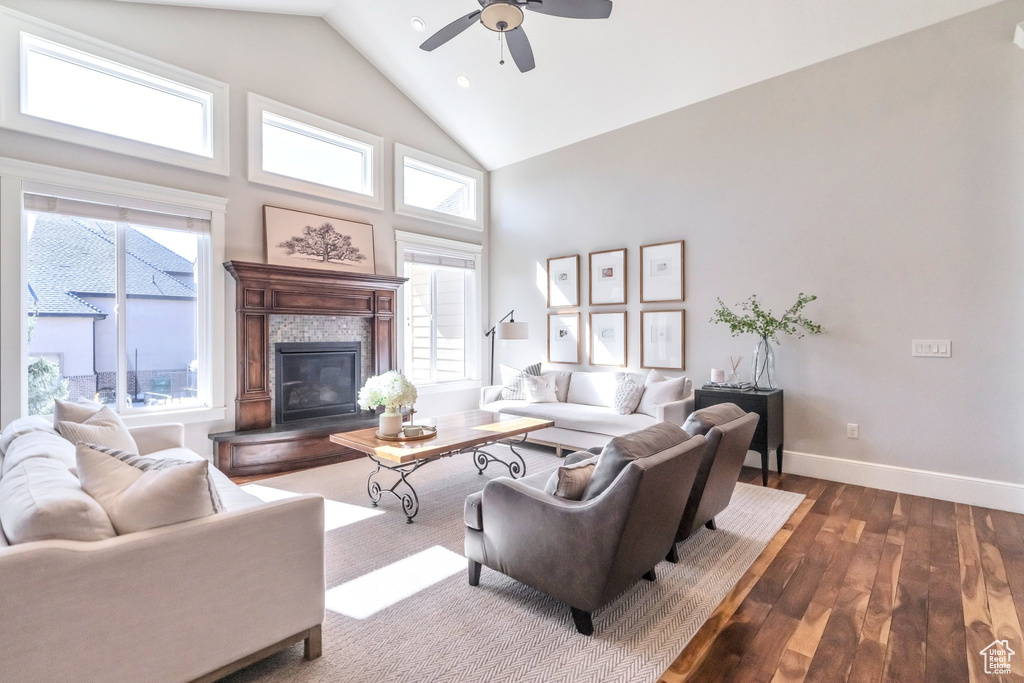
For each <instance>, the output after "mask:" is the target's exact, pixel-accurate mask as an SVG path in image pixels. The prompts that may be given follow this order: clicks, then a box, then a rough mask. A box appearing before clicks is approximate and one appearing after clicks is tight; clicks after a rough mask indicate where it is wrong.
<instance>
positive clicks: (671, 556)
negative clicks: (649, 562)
mask: <svg viewBox="0 0 1024 683" xmlns="http://www.w3.org/2000/svg"><path fill="white" fill-rule="evenodd" d="M665 559H666V560H668V561H669V562H671V563H672V564H676V563H677V562H679V549H678V548H676V544H675V543H673V544H672V548H671V549H670V550H669V551H668V555H666V556H665Z"/></svg>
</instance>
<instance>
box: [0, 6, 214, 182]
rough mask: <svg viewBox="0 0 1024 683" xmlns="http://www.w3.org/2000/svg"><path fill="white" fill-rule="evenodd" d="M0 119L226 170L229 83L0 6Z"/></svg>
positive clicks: (130, 151) (191, 165)
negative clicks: (3, 46)
mask: <svg viewBox="0 0 1024 683" xmlns="http://www.w3.org/2000/svg"><path fill="white" fill-rule="evenodd" d="M0 45H10V46H19V49H11V50H7V49H5V50H2V51H0V126H2V127H5V128H11V129H13V130H19V131H22V132H26V133H31V134H34V135H41V136H44V137H48V138H53V139H57V140H64V141H68V142H73V143H77V144H80V145H87V146H89V147H96V148H99V149H102V150H106V151H112V152H119V153H121V154H128V155H131V156H136V157H140V158H143V159H150V160H154V161H160V162H164V163H169V164H174V165H177V166H184V167H186V168H192V169H198V170H203V171H209V172H211V173H219V174H221V175H227V174H228V171H229V164H228V139H227V122H228V86H227V85H225V84H224V83H220V82H218V81H215V80H213V79H211V78H206V77H205V76H201V75H199V74H196V73H192V72H190V71H186V70H184V69H180V68H178V67H176V66H172V65H170V64H165V63H163V62H160V61H157V60H155V59H152V58H150V57H147V56H145V55H141V54H138V53H136V52H131V51H129V50H125V49H124V48H121V47H118V46H116V45H112V44H110V43H105V42H103V41H99V40H95V39H93V38H89V37H87V36H83V35H81V34H79V33H74V32H72V31H68V30H66V29H64V28H62V27H60V26H56V25H54V24H50V23H48V22H45V21H42V20H39V19H36V18H35V17H31V16H28V15H25V14H21V13H19V12H15V11H13V10H10V9H8V8H6V7H3V6H0Z"/></svg>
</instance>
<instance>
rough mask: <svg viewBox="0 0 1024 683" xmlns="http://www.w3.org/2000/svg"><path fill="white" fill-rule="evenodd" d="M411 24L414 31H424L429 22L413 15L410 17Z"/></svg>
mask: <svg viewBox="0 0 1024 683" xmlns="http://www.w3.org/2000/svg"><path fill="white" fill-rule="evenodd" d="M409 24H411V25H412V30H413V31H423V30H425V29H426V28H427V22H425V21H423V20H422V19H420V18H419V17H413V18H412V19H410V20H409Z"/></svg>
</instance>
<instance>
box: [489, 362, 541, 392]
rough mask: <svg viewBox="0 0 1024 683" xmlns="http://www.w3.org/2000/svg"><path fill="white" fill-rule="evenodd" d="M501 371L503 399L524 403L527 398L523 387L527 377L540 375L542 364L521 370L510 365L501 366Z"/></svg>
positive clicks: (528, 366) (499, 367) (535, 364)
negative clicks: (524, 378) (524, 379)
mask: <svg viewBox="0 0 1024 683" xmlns="http://www.w3.org/2000/svg"><path fill="white" fill-rule="evenodd" d="M498 369H499V370H500V371H501V384H502V386H503V387H504V388H503V389H502V390H501V397H502V398H504V399H508V400H510V401H522V400H524V399H525V398H526V388H525V387H524V386H523V377H524V376H525V375H540V363H534V364H533V365H527V366H526V367H525V368H523V369H522V370H520V369H519V368H513V367H512V366H510V365H499V366H498Z"/></svg>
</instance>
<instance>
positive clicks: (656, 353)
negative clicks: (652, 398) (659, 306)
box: [640, 310, 686, 370]
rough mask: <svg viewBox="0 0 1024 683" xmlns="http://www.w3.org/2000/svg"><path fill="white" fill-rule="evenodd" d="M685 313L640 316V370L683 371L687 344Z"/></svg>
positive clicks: (645, 313) (646, 313) (659, 312)
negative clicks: (684, 352) (684, 350)
mask: <svg viewBox="0 0 1024 683" xmlns="http://www.w3.org/2000/svg"><path fill="white" fill-rule="evenodd" d="M685 323H686V319H685V314H684V312H683V311H682V310H675V311H642V312H641V313H640V367H642V368H658V369H660V370H682V369H683V367H684V362H685V361H684V355H683V349H684V347H685V342H686V325H685Z"/></svg>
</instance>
